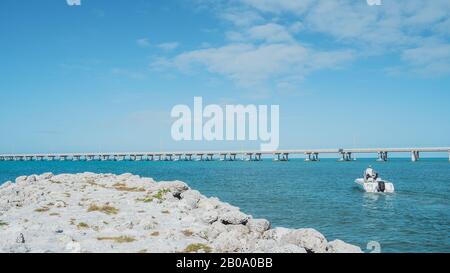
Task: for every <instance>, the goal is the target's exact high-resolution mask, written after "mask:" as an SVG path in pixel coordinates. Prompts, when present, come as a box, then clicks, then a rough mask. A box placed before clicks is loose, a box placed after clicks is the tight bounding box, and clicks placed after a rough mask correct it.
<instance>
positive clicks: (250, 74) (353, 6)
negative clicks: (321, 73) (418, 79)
mask: <svg viewBox="0 0 450 273" xmlns="http://www.w3.org/2000/svg"><path fill="white" fill-rule="evenodd" d="M218 2H220V4H217V5H218V7H220V8H217V9H210V10H214V11H215V12H219V18H221V19H223V20H225V21H226V22H231V23H232V25H231V26H229V27H228V28H227V29H225V31H224V33H225V38H226V42H225V44H223V45H222V46H217V47H208V48H199V49H194V50H190V51H186V52H182V53H180V54H177V55H174V56H172V57H168V58H161V59H159V60H158V61H157V62H155V63H154V64H153V65H154V66H157V67H158V68H159V69H160V68H161V67H172V68H173V67H176V68H178V69H179V70H182V71H192V70H194V71H196V70H197V69H198V68H200V69H201V68H203V69H206V70H207V71H208V72H209V73H212V74H216V75H222V76H225V77H226V78H228V79H231V80H232V81H234V82H236V83H237V84H239V85H246V86H247V85H255V84H262V83H268V82H269V81H270V83H271V84H272V85H274V86H278V87H280V86H281V87H283V86H284V87H286V86H295V84H296V82H297V81H299V80H301V79H302V78H304V77H305V76H307V75H308V74H310V73H312V72H314V71H318V70H322V69H335V68H339V67H341V66H342V65H345V64H347V63H348V62H349V61H351V60H353V59H355V58H356V57H367V56H371V55H383V54H397V55H398V56H400V58H399V59H400V60H401V62H402V63H401V64H400V65H399V66H398V67H396V68H392V67H391V68H390V69H391V71H394V70H395V69H400V70H402V71H409V72H412V73H421V74H426V73H435V74H448V73H450V57H449V54H450V53H449V52H450V44H449V42H448V40H449V39H450V37H449V35H450V31H449V29H450V27H449V26H450V1H448V0H433V1H432V2H430V1H422V0H383V5H382V6H369V5H368V4H367V2H366V0H358V1H356V0H327V1H316V0H304V1H299V0H278V1H274V0H235V1H231V2H228V1H218ZM214 3H216V2H214ZM236 3H241V4H240V5H239V4H238V5H236ZM210 5H214V4H210ZM311 34H313V35H316V34H319V35H321V36H318V37H319V38H318V39H309V40H308V39H307V38H306V37H311V36H309V35H311ZM322 36H324V37H325V38H322Z"/></svg>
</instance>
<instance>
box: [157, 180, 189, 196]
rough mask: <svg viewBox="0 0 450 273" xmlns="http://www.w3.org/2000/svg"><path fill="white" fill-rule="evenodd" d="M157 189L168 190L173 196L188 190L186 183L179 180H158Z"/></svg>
mask: <svg viewBox="0 0 450 273" xmlns="http://www.w3.org/2000/svg"><path fill="white" fill-rule="evenodd" d="M157 185H158V189H166V190H170V192H171V193H172V195H173V196H176V197H180V195H181V193H182V192H184V191H187V190H189V187H188V185H187V184H186V183H184V182H181V181H178V180H176V181H173V182H167V181H164V182H158V183H157Z"/></svg>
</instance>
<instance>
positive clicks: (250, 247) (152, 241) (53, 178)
mask: <svg viewBox="0 0 450 273" xmlns="http://www.w3.org/2000/svg"><path fill="white" fill-rule="evenodd" d="M155 196H157V197H155ZM0 221H1V223H2V225H0V252H143V251H147V252H183V251H184V250H185V249H186V247H187V246H189V245H190V244H199V243H200V244H203V245H205V246H207V247H210V248H211V250H212V251H215V252H294V253H303V252H305V251H308V252H330V253H335V252H356V251H357V250H360V249H359V248H358V247H355V246H351V245H348V244H346V243H344V242H342V241H339V240H335V241H332V242H330V243H327V241H326V239H325V238H324V237H323V236H322V235H321V234H320V233H318V232H317V231H315V230H312V229H300V230H292V229H286V228H280V227H277V228H274V229H270V223H269V221H267V220H265V219H252V217H251V216H249V215H246V214H244V213H242V212H240V210H239V208H237V207H234V206H232V205H230V204H228V203H224V202H221V201H220V200H219V199H217V198H214V197H212V198H206V197H205V196H203V195H202V194H201V193H200V192H198V191H196V190H190V189H189V187H188V186H187V185H186V184H185V183H183V182H181V181H173V182H155V181H154V180H153V179H151V178H141V177H139V176H136V175H133V174H122V175H114V174H95V173H88V172H86V173H80V174H59V175H53V174H51V173H44V174H41V175H30V176H23V177H18V178H17V179H16V183H5V184H3V185H2V186H0Z"/></svg>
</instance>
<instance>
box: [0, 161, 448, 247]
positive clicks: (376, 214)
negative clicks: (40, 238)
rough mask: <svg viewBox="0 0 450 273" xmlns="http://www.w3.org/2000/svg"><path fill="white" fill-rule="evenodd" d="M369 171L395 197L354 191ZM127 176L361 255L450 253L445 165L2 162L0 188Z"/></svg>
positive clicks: (446, 168)
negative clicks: (178, 183) (371, 251)
mask: <svg viewBox="0 0 450 273" xmlns="http://www.w3.org/2000/svg"><path fill="white" fill-rule="evenodd" d="M368 164H372V165H373V167H374V168H375V169H376V170H377V171H378V172H379V173H380V174H381V177H382V178H385V179H387V180H390V181H392V182H393V183H394V185H395V188H396V193H395V194H368V193H363V192H361V191H359V190H358V189H357V188H355V187H354V182H353V181H354V179H355V178H358V177H361V176H362V172H363V171H364V169H365V168H366V167H367V165H368ZM85 171H89V172H97V173H115V174H121V173H125V172H130V173H133V174H138V175H141V176H146V177H153V178H154V179H156V180H175V179H178V180H182V181H185V182H186V183H188V184H189V185H190V186H191V187H192V188H194V189H198V190H199V191H200V192H201V193H203V194H204V195H207V196H217V197H219V198H220V199H221V200H222V201H226V202H229V203H231V204H233V205H235V206H238V207H240V208H241V210H242V211H244V212H246V213H248V214H251V215H253V217H256V218H266V219H268V220H270V221H271V222H272V224H273V225H274V226H284V227H291V228H300V227H312V228H315V229H317V230H319V231H320V232H322V233H323V234H324V235H325V236H326V237H327V239H329V240H333V239H341V240H344V241H347V242H349V243H352V244H356V245H359V246H360V247H361V248H362V249H363V250H365V249H366V245H367V243H368V242H369V241H378V242H379V243H380V244H381V251H382V252H450V163H449V162H448V159H423V160H421V161H420V162H415V163H412V162H410V161H409V160H407V159H391V160H390V161H389V162H385V163H381V162H374V160H373V159H370V160H369V159H359V160H358V161H354V162H336V161H335V160H331V159H323V160H322V161H320V162H303V161H302V160H300V159H293V160H291V161H289V162H272V161H270V160H269V159H266V161H262V162H244V161H236V162H219V161H214V162H195V161H194V162H163V161H162V162H144V161H143V162H130V161H121V162H98V161H90V162H81V161H80V162H59V161H51V162H46V161H40V162H0V184H1V183H3V182H5V181H8V180H14V179H15V177H17V176H20V175H30V174H38V173H43V172H53V173H55V174H59V173H77V172H85Z"/></svg>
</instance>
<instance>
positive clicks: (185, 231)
mask: <svg viewBox="0 0 450 273" xmlns="http://www.w3.org/2000/svg"><path fill="white" fill-rule="evenodd" d="M181 233H183V234H184V236H186V237H191V236H192V235H193V234H194V232H192V231H191V230H189V229H185V230H183V231H182V232H181Z"/></svg>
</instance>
